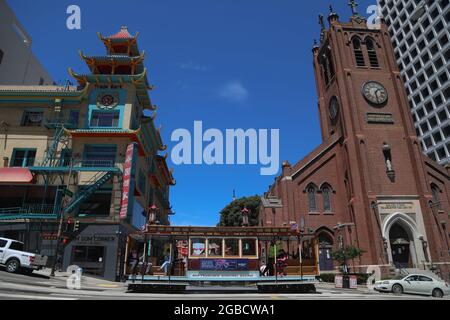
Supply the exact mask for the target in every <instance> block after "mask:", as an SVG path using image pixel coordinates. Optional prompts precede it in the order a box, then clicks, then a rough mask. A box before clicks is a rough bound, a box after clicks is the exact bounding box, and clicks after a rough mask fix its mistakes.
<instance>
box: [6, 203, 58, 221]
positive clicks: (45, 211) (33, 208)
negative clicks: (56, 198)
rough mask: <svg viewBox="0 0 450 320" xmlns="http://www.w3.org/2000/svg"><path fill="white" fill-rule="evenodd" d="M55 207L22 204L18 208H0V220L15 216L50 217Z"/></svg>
mask: <svg viewBox="0 0 450 320" xmlns="http://www.w3.org/2000/svg"><path fill="white" fill-rule="evenodd" d="M54 208H55V206H54V205H53V204H37V203H36V204H24V205H22V206H20V207H9V208H0V218H1V217H4V216H17V215H20V216H21V215H27V216H33V215H52V214H53V211H54Z"/></svg>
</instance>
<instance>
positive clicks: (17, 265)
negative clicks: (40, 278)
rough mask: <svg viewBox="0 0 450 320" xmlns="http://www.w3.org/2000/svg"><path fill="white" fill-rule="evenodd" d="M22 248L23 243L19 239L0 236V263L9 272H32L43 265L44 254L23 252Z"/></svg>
mask: <svg viewBox="0 0 450 320" xmlns="http://www.w3.org/2000/svg"><path fill="white" fill-rule="evenodd" d="M23 249H24V244H23V243H22V242H20V241H16V240H12V239H6V238H0V265H3V266H5V267H6V271H7V272H10V273H16V272H19V271H23V272H24V273H32V272H33V270H40V269H42V268H43V267H45V265H46V264H47V257H46V256H41V255H39V254H34V253H29V252H24V251H23Z"/></svg>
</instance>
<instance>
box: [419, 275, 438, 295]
mask: <svg viewBox="0 0 450 320" xmlns="http://www.w3.org/2000/svg"><path fill="white" fill-rule="evenodd" d="M433 284H434V280H433V279H431V278H430V277H427V276H419V288H418V291H419V293H421V294H431V292H432V291H433Z"/></svg>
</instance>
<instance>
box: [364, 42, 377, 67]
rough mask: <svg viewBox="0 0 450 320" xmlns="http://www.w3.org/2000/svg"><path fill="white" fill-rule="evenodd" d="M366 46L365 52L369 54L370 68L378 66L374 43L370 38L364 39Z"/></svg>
mask: <svg viewBox="0 0 450 320" xmlns="http://www.w3.org/2000/svg"><path fill="white" fill-rule="evenodd" d="M366 48H367V54H368V56H369V62H370V66H371V67H372V68H379V67H380V64H379V62H378V57H377V51H376V48H375V44H374V42H373V40H372V39H370V38H367V39H366Z"/></svg>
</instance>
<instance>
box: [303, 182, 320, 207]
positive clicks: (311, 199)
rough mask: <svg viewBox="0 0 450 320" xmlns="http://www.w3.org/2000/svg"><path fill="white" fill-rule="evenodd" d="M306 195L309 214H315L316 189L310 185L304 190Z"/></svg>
mask: <svg viewBox="0 0 450 320" xmlns="http://www.w3.org/2000/svg"><path fill="white" fill-rule="evenodd" d="M306 192H307V194H308V207H309V212H317V202H316V192H317V188H316V187H315V186H314V185H313V184H311V185H309V186H308V187H307V188H306Z"/></svg>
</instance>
